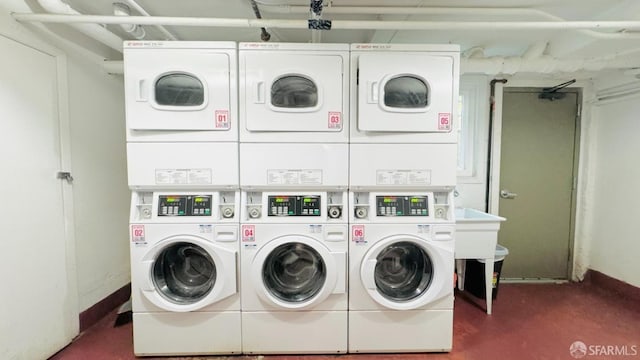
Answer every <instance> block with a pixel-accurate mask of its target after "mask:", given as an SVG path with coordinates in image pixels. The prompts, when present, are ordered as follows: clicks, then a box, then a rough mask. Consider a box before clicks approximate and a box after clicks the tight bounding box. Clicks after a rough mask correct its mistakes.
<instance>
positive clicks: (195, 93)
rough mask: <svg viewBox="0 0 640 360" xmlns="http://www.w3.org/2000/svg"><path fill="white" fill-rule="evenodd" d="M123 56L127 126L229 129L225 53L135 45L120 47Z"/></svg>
mask: <svg viewBox="0 0 640 360" xmlns="http://www.w3.org/2000/svg"><path fill="white" fill-rule="evenodd" d="M124 61H125V96H126V112H127V126H128V127H129V128H130V129H132V130H219V131H226V130H229V129H230V128H231V121H232V120H233V121H235V119H231V117H232V115H233V114H231V113H230V98H231V83H230V82H231V75H230V74H231V72H230V70H231V59H230V57H229V54H227V53H225V52H223V51H216V50H212V49H155V48H154V49H148V48H141V49H127V50H125V60H124ZM234 61H235V59H234ZM234 73H235V72H234Z"/></svg>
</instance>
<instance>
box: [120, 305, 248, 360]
mask: <svg viewBox="0 0 640 360" xmlns="http://www.w3.org/2000/svg"><path fill="white" fill-rule="evenodd" d="M187 330H188V331H187ZM133 350H134V353H135V354H136V355H137V356H146V355H205V354H240V353H241V352H242V334H241V332H240V311H224V312H185V313H171V312H158V313H134V314H133Z"/></svg>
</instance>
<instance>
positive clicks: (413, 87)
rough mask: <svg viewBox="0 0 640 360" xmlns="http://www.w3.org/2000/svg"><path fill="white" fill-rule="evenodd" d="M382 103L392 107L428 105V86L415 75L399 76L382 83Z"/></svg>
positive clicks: (412, 107)
mask: <svg viewBox="0 0 640 360" xmlns="http://www.w3.org/2000/svg"><path fill="white" fill-rule="evenodd" d="M384 104H385V105H386V106H388V107H392V108H402V109H420V108H425V107H427V105H429V87H428V86H427V83H426V82H424V81H423V80H422V79H419V78H417V77H415V76H399V77H396V78H393V79H391V80H389V81H387V83H386V84H384Z"/></svg>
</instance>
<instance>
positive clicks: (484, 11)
mask: <svg viewBox="0 0 640 360" xmlns="http://www.w3.org/2000/svg"><path fill="white" fill-rule="evenodd" d="M258 3H260V4H261V5H263V6H264V7H263V9H264V10H265V11H271V12H274V13H282V14H303V13H306V12H307V8H306V7H304V6H296V5H273V4H267V3H264V2H260V1H258ZM325 12H326V13H328V14H345V15H355V14H357V15H468V16H473V17H474V18H476V17H477V16H478V15H484V16H505V17H508V16H518V15H519V16H523V15H524V16H537V17H542V18H545V19H548V20H553V21H567V20H566V19H564V18H561V17H559V16H556V15H553V14H550V13H548V12H546V11H543V10H538V9H530V8H482V7H475V8H472V7H469V8H458V7H395V6H327V7H325ZM578 31H579V32H581V33H583V34H584V35H587V36H590V37H593V38H599V39H634V38H635V39H638V38H640V34H629V33H615V34H608V33H603V32H598V31H593V30H588V29H579V30H578Z"/></svg>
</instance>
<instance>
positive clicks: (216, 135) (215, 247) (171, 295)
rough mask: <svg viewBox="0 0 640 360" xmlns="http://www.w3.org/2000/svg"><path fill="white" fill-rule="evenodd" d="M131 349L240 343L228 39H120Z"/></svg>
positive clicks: (232, 350)
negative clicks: (129, 194)
mask: <svg viewBox="0 0 640 360" xmlns="http://www.w3.org/2000/svg"><path fill="white" fill-rule="evenodd" d="M124 62H125V95H126V102H125V103H126V119H127V161H128V180H129V187H130V188H131V190H132V200H131V213H130V238H131V239H130V240H131V241H130V243H131V286H132V289H131V291H132V307H133V337H134V339H133V340H134V352H135V353H136V355H187V354H239V353H240V352H241V351H242V346H241V330H240V327H241V318H240V295H239V291H238V290H239V285H238V283H237V281H238V274H239V261H238V258H239V232H238V230H239V215H238V212H239V211H238V210H239V203H240V192H239V167H238V125H237V124H238V122H237V85H236V84H237V45H236V44H235V43H232V42H222V43H218V42H125V46H124Z"/></svg>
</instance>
